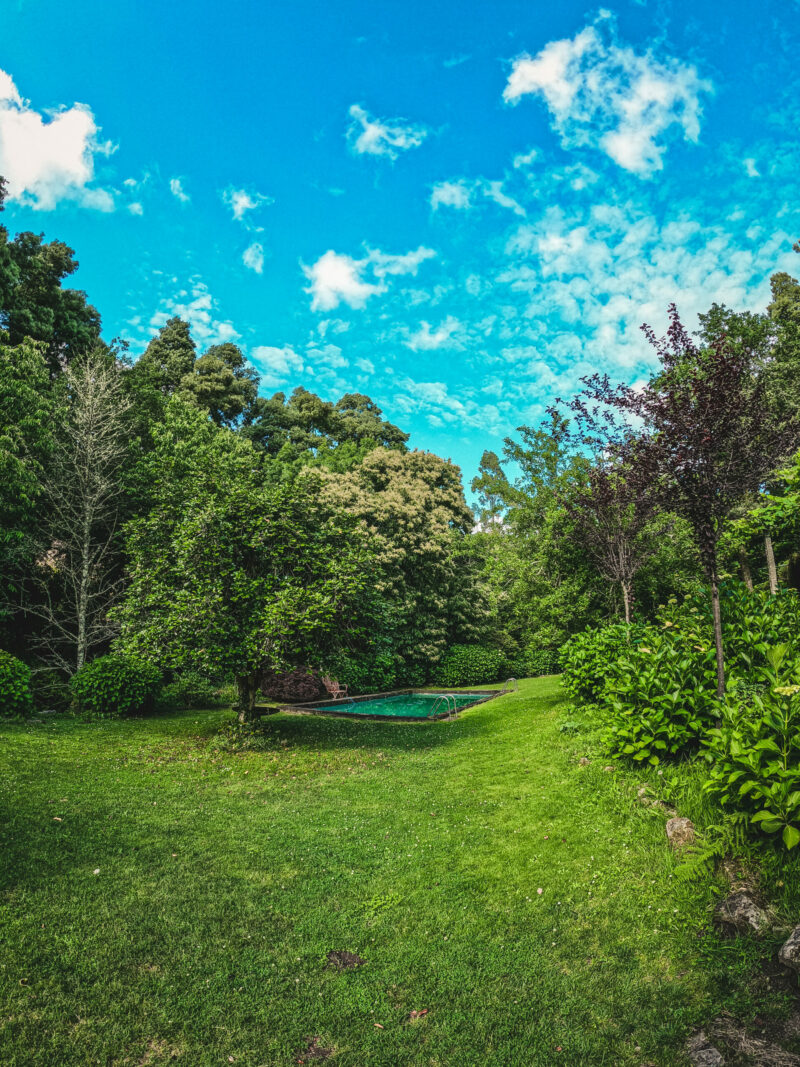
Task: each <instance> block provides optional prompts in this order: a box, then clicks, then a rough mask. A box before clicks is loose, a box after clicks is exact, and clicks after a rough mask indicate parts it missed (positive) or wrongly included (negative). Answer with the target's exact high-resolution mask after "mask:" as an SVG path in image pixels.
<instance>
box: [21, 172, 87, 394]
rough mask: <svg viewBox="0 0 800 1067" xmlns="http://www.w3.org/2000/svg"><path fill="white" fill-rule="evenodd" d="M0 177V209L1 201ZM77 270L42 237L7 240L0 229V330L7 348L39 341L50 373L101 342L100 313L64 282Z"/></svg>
mask: <svg viewBox="0 0 800 1067" xmlns="http://www.w3.org/2000/svg"><path fill="white" fill-rule="evenodd" d="M5 188H6V186H5V182H4V181H3V179H2V178H0V211H2V209H3V201H4V198H5ZM77 269H78V263H77V261H76V260H75V253H74V252H73V250H72V249H71V248H69V247H68V246H67V245H65V244H64V243H63V242H62V241H50V242H47V243H46V242H45V240H44V235H43V234H35V233H19V234H17V235H16V236H15V237H14V238H13V240H10V239H9V235H8V230H7V229H6V228H5V227H4V226H0V330H5V332H6V336H7V343H8V344H10V345H11V346H12V347H13V346H17V345H20V344H22V343H23V342H24V341H25V340H26V339H27V338H30V339H32V340H34V341H41V342H43V343H44V346H45V348H44V355H45V359H46V360H47V363H48V365H49V368H50V371H51V373H53V374H56V373H58V371H59V370H60V368H61V367H63V366H66V365H67V364H68V363H69V362H70V361H71V360H72V359H74V358H75V357H76V356H77V355H80V354H81V353H84V352H86V351H88V350H89V349H90V348H92V347H93V346H94V345H95V344H97V342H98V340H99V338H100V314H99V312H98V311H97V309H96V308H94V307H92V305H91V304H89V303H88V301H87V299H86V294H85V293H83V292H81V291H80V290H78V289H66V288H64V287H63V285H62V283H63V281H64V280H65V279H66V278H68V277H69V276H70V275H71V274H74V273H75V271H76V270H77Z"/></svg>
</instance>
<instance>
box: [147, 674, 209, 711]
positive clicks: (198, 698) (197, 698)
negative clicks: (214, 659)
mask: <svg viewBox="0 0 800 1067" xmlns="http://www.w3.org/2000/svg"><path fill="white" fill-rule="evenodd" d="M219 702H220V692H219V686H217V685H215V684H214V682H213V681H212V680H211V679H210V678H208V677H207V676H206V675H204V674H201V673H200V672H199V671H184V672H183V673H182V674H179V675H178V677H177V678H175V680H174V681H172V682H170V683H169V684H168V685H165V686H164V689H163V691H162V693H161V698H160V700H159V703H160V704H162V705H163V706H164V707H165V708H187V709H188V708H208V707H211V706H212V705H214V704H218V703H219Z"/></svg>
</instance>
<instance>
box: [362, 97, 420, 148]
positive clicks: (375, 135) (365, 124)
mask: <svg viewBox="0 0 800 1067" xmlns="http://www.w3.org/2000/svg"><path fill="white" fill-rule="evenodd" d="M348 114H349V115H350V120H351V121H350V125H349V126H348V127H347V133H346V134H345V136H346V138H347V143H348V144H349V145H350V149H351V151H353V152H355V153H356V155H359V156H363V155H368V156H385V157H386V158H387V159H397V157H398V156H399V155H400V153H401V152H406V151H407V150H408V149H409V148H419V146H420V145H421V144H422V142H423V141H424V140H425V138H426V137H427V136H428V130H427V129H426V127H425V126H421V125H418V124H415V123H408V122H405V121H404V120H403V119H389V120H384V119H376V118H373V117H372V115H370V114H369V112H368V111H366V110H365V109H364V108H363V107H361V105H360V104H353V105H352V107H351V108H350V110H349V112H348Z"/></svg>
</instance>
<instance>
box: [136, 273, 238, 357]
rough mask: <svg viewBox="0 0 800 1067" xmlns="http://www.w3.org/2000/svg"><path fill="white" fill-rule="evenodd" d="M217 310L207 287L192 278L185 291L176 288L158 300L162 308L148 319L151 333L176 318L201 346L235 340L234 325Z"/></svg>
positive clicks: (197, 279)
mask: <svg viewBox="0 0 800 1067" xmlns="http://www.w3.org/2000/svg"><path fill="white" fill-rule="evenodd" d="M176 282H177V279H173V283H176ZM216 310H217V307H216V301H215V300H214V298H213V297H212V295H211V293H210V291H209V288H208V286H207V285H206V284H205V282H202V281H200V279H199V278H194V279H192V282H191V284H190V286H189V288H188V289H187V288H184V289H179V290H178V291H177V292H176V293H174V294H173V295H171V296H168V297H166V298H165V299H163V300H162V301H161V307H160V308H159V310H158V311H157V312H156V313H155V314H154V315H153V316H152V318H151V319H150V328H151V333H155V332H156V330H157V329H159V327H161V326H163V325H164V323H165V322H166V321H167V319H170V318H172V317H173V316H175V315H177V316H179V317H180V318H182V319H184V320H185V321H186V322H188V323H189V325H190V326H191V328H192V334H193V336H194V338H195V340H197V341H198V342H199V343H200V344H201V345H203V346H206V345H218V344H222V343H223V342H225V341H236V340H238V338H239V336H240V335H239V333H238V332H237V331H236V330H235V329H234V326H233V323H232V322H230V321H228V320H226V319H220V318H218V317H217V314H216Z"/></svg>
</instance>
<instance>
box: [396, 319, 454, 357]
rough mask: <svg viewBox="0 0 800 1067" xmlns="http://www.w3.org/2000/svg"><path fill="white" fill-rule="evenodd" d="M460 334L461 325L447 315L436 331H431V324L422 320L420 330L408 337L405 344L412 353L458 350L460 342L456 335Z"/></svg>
mask: <svg viewBox="0 0 800 1067" xmlns="http://www.w3.org/2000/svg"><path fill="white" fill-rule="evenodd" d="M460 332H461V323H460V322H459V321H458V319H456V318H454V317H453V316H452V315H448V316H447V318H446V319H445V320H444V321H443V322H441V323H439V325H438V326H437V327H436V329H432V328H431V324H430V323H429V322H425V321H424V320H423V321H422V323H421V324H420V328H419V329H418V330H416V331H415V332H414V333H412V334H411V335H410V336H409V338H408V340H407V341H406V344H407V345H408V347H409V348H410V349H412V350H413V351H414V352H420V351H428V352H429V351H433V350H434V349H436V348H459V347H461V342H460V340H459V339H458V336H457V335H458V334H459V333H460Z"/></svg>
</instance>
